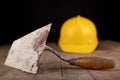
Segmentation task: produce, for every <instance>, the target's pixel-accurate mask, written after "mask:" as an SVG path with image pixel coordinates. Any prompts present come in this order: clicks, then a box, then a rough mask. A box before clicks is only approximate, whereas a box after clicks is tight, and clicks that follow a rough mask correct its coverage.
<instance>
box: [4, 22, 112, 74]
mask: <svg viewBox="0 0 120 80" xmlns="http://www.w3.org/2000/svg"><path fill="white" fill-rule="evenodd" d="M51 26H52V23H50V24H48V25H45V26H43V27H41V28H39V29H37V30H35V31H33V32H31V33H28V34H26V35H25V36H23V37H21V38H19V39H17V40H15V41H13V43H12V45H11V47H10V49H9V52H8V56H7V58H6V60H5V63H4V64H5V65H6V66H9V67H12V68H16V69H19V70H22V71H25V72H28V73H31V74H36V73H37V71H38V67H39V66H38V65H39V64H40V62H39V59H40V56H41V54H42V52H43V51H44V50H45V49H46V50H49V51H51V52H52V53H53V54H55V55H56V56H57V57H58V58H59V59H61V60H63V61H65V62H67V63H69V64H70V65H74V66H78V67H81V68H85V69H94V70H101V69H110V68H114V61H113V60H110V59H106V58H101V57H79V58H72V59H66V58H64V57H62V56H60V55H59V52H58V51H56V50H55V49H53V48H52V47H50V46H47V45H46V40H47V37H48V34H49V32H50V29H51Z"/></svg>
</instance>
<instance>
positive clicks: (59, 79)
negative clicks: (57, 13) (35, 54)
mask: <svg viewBox="0 0 120 80" xmlns="http://www.w3.org/2000/svg"><path fill="white" fill-rule="evenodd" d="M47 45H48V46H50V47H52V48H54V49H56V50H57V51H58V52H59V53H60V55H61V56H63V57H65V58H66V59H70V58H77V57H82V56H99V57H105V58H109V59H113V60H114V61H115V63H116V65H115V68H114V69H108V70H88V69H82V68H80V67H76V66H72V65H70V64H68V63H66V62H63V61H62V60H60V59H59V58H57V57H56V56H55V55H53V54H52V53H51V52H50V51H48V50H45V51H44V52H43V53H42V55H41V58H40V61H41V62H42V63H41V64H40V65H39V70H38V74H36V75H32V74H28V73H26V72H23V71H20V70H18V69H14V68H11V67H8V66H5V65H4V61H5V59H6V56H7V54H8V50H9V48H10V44H8V45H3V46H0V80H120V43H119V42H115V41H110V40H103V41H100V44H99V47H98V48H97V49H96V50H95V51H94V52H92V53H90V54H84V55H83V54H70V53H65V52H62V51H61V49H60V48H59V47H58V45H57V44H56V43H48V44H47Z"/></svg>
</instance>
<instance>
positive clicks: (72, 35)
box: [58, 15, 98, 53]
mask: <svg viewBox="0 0 120 80" xmlns="http://www.w3.org/2000/svg"><path fill="white" fill-rule="evenodd" d="M58 44H59V47H60V48H61V49H62V50H63V51H64V52H70V53H90V52H93V51H94V50H95V49H96V47H97V45H98V38H97V30H96V26H95V24H94V23H93V22H92V21H91V20H90V19H88V18H86V17H82V16H80V15H78V16H75V17H72V18H70V19H68V20H66V21H65V22H64V23H63V25H62V27H61V30H60V37H59V41H58Z"/></svg>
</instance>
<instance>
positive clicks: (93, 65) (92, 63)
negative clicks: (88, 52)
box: [69, 57, 114, 70]
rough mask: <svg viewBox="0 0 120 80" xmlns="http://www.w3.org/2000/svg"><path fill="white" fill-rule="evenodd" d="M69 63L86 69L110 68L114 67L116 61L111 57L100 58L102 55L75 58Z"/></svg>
mask: <svg viewBox="0 0 120 80" xmlns="http://www.w3.org/2000/svg"><path fill="white" fill-rule="evenodd" d="M69 63H70V64H71V65H75V66H78V67H81V68H86V69H95V70H100V69H110V68H114V61H113V60H110V59H105V58H100V57H80V58H75V59H70V60H69Z"/></svg>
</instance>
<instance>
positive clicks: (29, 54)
mask: <svg viewBox="0 0 120 80" xmlns="http://www.w3.org/2000/svg"><path fill="white" fill-rule="evenodd" d="M50 28H51V24H48V25H46V26H43V27H41V28H40V29H37V30H35V31H33V32H31V33H29V34H27V35H25V36H23V37H21V38H19V39H17V40H15V41H14V42H13V44H12V46H11V48H10V50H9V53H8V56H7V58H6V61H5V65H6V66H9V67H13V68H17V69H20V70H22V71H25V72H28V73H32V74H36V73H37V70H38V63H39V61H38V60H39V57H40V54H41V53H42V52H43V50H44V48H45V44H46V40H47V36H48V34H49V32H50Z"/></svg>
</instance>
